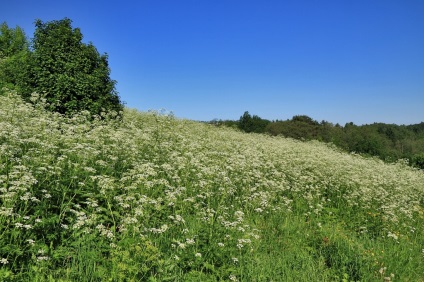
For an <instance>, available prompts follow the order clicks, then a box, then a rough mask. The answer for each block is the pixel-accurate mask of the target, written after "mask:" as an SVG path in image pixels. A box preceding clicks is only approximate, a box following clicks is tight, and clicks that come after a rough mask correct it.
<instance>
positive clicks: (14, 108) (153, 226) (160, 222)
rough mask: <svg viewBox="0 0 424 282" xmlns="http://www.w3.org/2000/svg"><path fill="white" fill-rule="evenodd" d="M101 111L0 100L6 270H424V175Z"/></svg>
mask: <svg viewBox="0 0 424 282" xmlns="http://www.w3.org/2000/svg"><path fill="white" fill-rule="evenodd" d="M34 100H37V97H34ZM88 120H89V119H88V118H87V116H85V115H84V114H81V115H79V116H75V117H74V118H72V119H69V118H64V117H62V116H60V115H58V114H53V113H50V112H46V111H44V110H43V103H42V101H40V99H38V103H37V104H36V106H32V105H29V104H25V103H23V102H22V100H21V99H20V98H19V97H18V96H17V95H16V94H14V93H12V92H10V91H8V92H6V93H5V94H4V95H1V96H0V187H1V188H0V222H1V224H0V264H1V267H0V280H2V281H12V280H19V281H77V280H78V281H166V280H168V281H272V280H274V281H383V280H384V279H385V280H386V281H390V280H393V281H421V280H422V279H424V275H423V273H424V174H423V173H422V171H419V170H416V169H413V168H411V167H409V166H407V165H405V164H404V163H402V162H398V163H395V164H386V163H384V162H382V161H381V160H378V159H365V158H363V157H361V156H358V155H354V154H346V153H343V152H341V151H339V150H338V149H337V148H335V147H331V146H329V145H325V144H323V143H320V142H316V141H313V142H300V141H296V140H294V139H285V138H281V137H270V136H265V135H259V134H258V135H256V134H243V133H240V132H237V131H234V130H232V129H229V128H216V127H214V126H210V125H207V124H201V123H196V122H192V121H187V120H177V119H175V118H173V117H172V116H164V115H160V114H158V113H140V112H137V111H135V110H129V109H126V110H125V112H124V116H123V120H122V122H119V121H113V120H108V119H105V120H94V121H88Z"/></svg>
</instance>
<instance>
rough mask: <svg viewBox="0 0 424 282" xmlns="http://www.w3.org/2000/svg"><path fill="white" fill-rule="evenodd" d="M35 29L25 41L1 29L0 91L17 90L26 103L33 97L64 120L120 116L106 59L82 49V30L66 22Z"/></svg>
mask: <svg viewBox="0 0 424 282" xmlns="http://www.w3.org/2000/svg"><path fill="white" fill-rule="evenodd" d="M35 28H36V29H35V32H34V38H33V39H32V40H31V41H29V40H28V39H27V38H26V36H25V33H24V31H23V30H22V29H21V28H20V27H16V28H10V27H9V26H8V25H7V23H5V22H4V23H2V24H1V25H0V91H1V89H2V88H3V87H7V88H8V89H13V90H16V91H17V92H18V94H20V95H21V96H22V97H23V98H24V99H25V100H26V101H28V102H30V101H31V100H32V99H31V95H32V93H34V92H36V93H38V94H40V95H42V96H43V98H44V99H46V102H47V103H48V109H50V110H52V111H55V112H59V113H61V114H66V115H72V114H74V113H77V112H80V111H82V110H85V111H89V112H90V113H91V114H92V115H101V114H102V113H105V112H111V111H114V112H116V113H119V112H121V111H122V110H123V104H122V103H121V101H120V99H119V96H118V93H117V91H116V89H115V84H116V81H114V80H112V79H111V78H110V76H109V75H110V68H109V64H108V56H107V54H102V55H101V54H99V52H98V51H97V49H96V47H94V45H93V44H92V43H88V44H85V43H83V42H82V38H83V35H82V33H81V30H80V29H79V28H73V27H72V21H71V20H70V19H68V18H65V19H62V20H58V21H50V22H42V21H41V20H36V21H35Z"/></svg>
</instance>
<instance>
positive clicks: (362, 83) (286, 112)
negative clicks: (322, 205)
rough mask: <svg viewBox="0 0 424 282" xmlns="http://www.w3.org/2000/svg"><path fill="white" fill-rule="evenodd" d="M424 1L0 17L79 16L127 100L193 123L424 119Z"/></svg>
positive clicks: (53, 4)
mask: <svg viewBox="0 0 424 282" xmlns="http://www.w3.org/2000/svg"><path fill="white" fill-rule="evenodd" d="M423 15H424V1H422V0H398V1H394V0H381V1H380V0H375V1H371V0H356V1H342V0H337V1H336V0H334V1H326V0H320V1H318V0H310V1H306V0H297V1H284V0H280V1H274V0H270V1H266V0H262V1H259V0H255V1H250V0H243V1H239V0H214V1H212V0H167V1H165V0H148V1H144V0H141V1H89V0H84V1H82V0H73V1H57V0H56V1H45V0H39V1H28V0H21V1H15V0H3V1H2V4H1V8H0V22H3V21H6V22H7V23H8V24H9V26H11V27H15V26H16V25H19V26H20V27H22V28H23V29H24V30H25V32H26V34H27V36H28V37H30V38H31V37H32V36H33V32H34V21H35V19H37V18H39V19H41V20H42V21H50V20H58V19H62V18H64V17H68V18H70V19H72V21H73V26H74V27H79V28H81V31H82V34H83V35H84V41H85V42H89V41H91V42H93V44H94V45H95V46H96V47H97V49H98V50H99V52H101V53H105V52H106V53H108V54H109V63H110V67H111V70H112V72H111V77H112V79H115V80H117V81H118V84H117V90H118V92H119V93H120V96H121V99H122V100H123V101H125V102H126V105H127V107H130V108H137V109H139V110H141V111H147V110H149V109H160V108H164V109H166V110H169V111H173V112H174V114H175V115H176V116H177V117H180V118H188V119H193V120H205V121H206V120H212V119H215V118H218V119H238V118H239V117H240V116H241V115H242V114H243V112H244V111H249V112H250V113H251V114H256V115H258V116H260V117H262V118H267V119H271V120H273V119H283V120H285V119H289V118H291V117H292V116H293V115H300V114H304V115H308V116H310V117H312V118H313V119H316V120H318V121H321V120H327V121H330V122H333V123H340V124H342V125H344V124H345V123H346V122H351V121H352V122H354V123H355V124H366V123H373V122H385V123H396V124H413V123H419V122H421V121H424V110H423V108H424V16H423Z"/></svg>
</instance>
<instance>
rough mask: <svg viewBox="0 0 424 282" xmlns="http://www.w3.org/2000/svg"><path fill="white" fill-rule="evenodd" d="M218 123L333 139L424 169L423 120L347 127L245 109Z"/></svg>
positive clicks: (247, 129) (348, 147)
mask: <svg viewBox="0 0 424 282" xmlns="http://www.w3.org/2000/svg"><path fill="white" fill-rule="evenodd" d="M212 123H214V124H218V125H222V124H224V125H227V126H230V127H237V128H239V129H241V130H243V131H245V132H255V133H267V134H270V135H273V136H277V135H282V136H285V137H291V138H296V139H300V140H319V141H324V142H328V143H329V142H331V143H333V144H335V145H337V146H338V147H339V148H342V149H343V150H345V151H347V152H356V153H360V154H364V155H368V156H378V157H379V158H381V159H382V160H385V161H389V162H390V161H391V162H393V161H397V160H399V159H407V160H408V161H409V163H410V164H411V165H414V166H416V167H419V168H423V169H424V122H422V123H420V124H414V125H395V124H384V123H374V124H367V125H361V126H357V125H355V124H353V123H347V124H346V125H345V126H340V125H339V124H336V125H334V124H332V123H330V122H326V121H322V122H318V121H315V120H313V119H312V118H310V117H308V116H305V115H299V116H294V117H293V118H292V119H291V120H286V121H282V120H276V121H269V120H266V119H262V118H260V117H259V116H257V115H253V116H252V115H250V114H249V112H245V113H244V114H243V115H242V116H241V117H240V119H239V120H238V121H230V120H226V121H222V120H220V121H213V122H212Z"/></svg>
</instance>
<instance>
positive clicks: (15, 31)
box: [0, 23, 29, 91]
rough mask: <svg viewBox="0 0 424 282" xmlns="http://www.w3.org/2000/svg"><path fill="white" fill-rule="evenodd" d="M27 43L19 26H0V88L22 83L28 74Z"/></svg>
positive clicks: (14, 86) (12, 86) (4, 24)
mask: <svg viewBox="0 0 424 282" xmlns="http://www.w3.org/2000/svg"><path fill="white" fill-rule="evenodd" d="M28 46H29V44H28V41H27V39H26V36H25V33H24V32H23V30H22V29H21V28H20V27H16V28H9V26H8V25H7V23H2V24H1V26H0V89H2V88H3V87H8V88H9V89H12V88H17V87H16V86H17V85H23V84H24V83H25V80H26V76H27V75H28V73H27V71H28V68H27V66H28V58H29V47H28ZM0 91H1V90H0Z"/></svg>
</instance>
